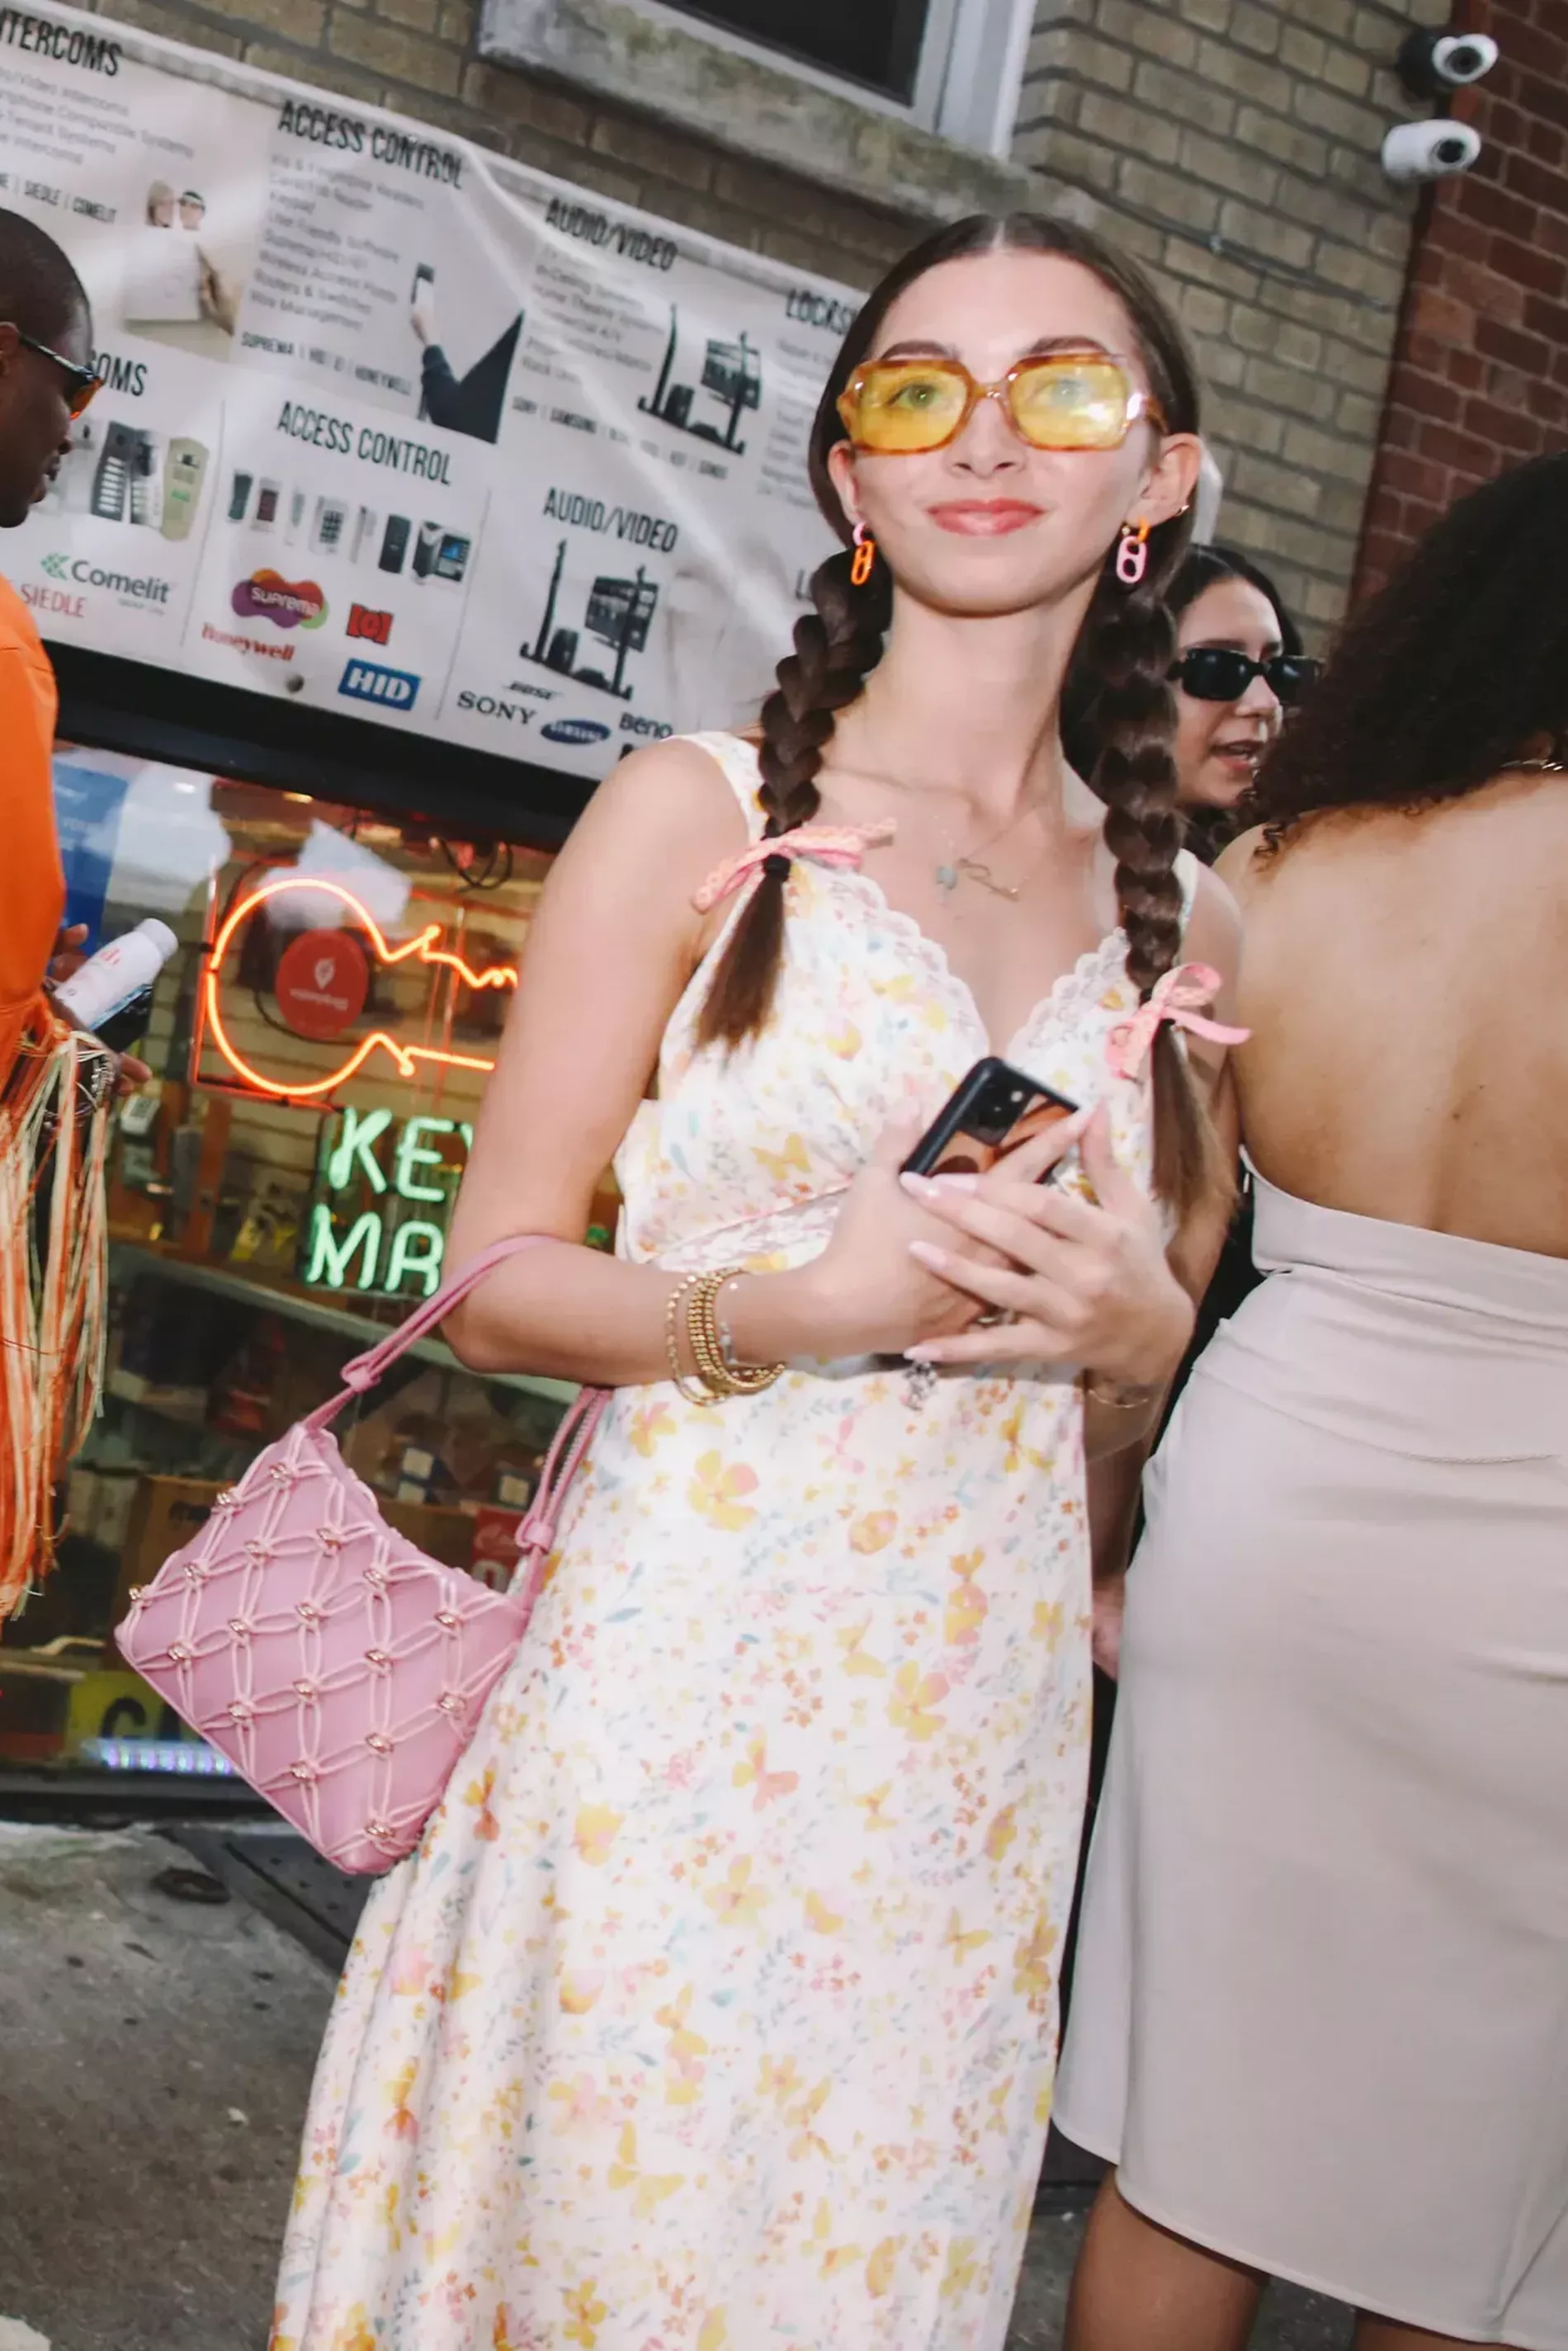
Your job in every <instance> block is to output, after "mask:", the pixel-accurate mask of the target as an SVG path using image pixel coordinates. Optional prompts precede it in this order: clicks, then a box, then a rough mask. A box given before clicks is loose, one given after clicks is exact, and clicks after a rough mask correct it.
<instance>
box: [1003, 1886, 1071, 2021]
mask: <svg viewBox="0 0 1568 2351" xmlns="http://www.w3.org/2000/svg"><path fill="white" fill-rule="evenodd" d="M1059 1939H1060V1938H1059V1937H1058V1935H1057V1931H1056V1929H1055V1928H1054V1927H1053V1926H1052V1925H1051V1921H1050V1919H1049V1918H1048V1917H1046V1915H1045V1912H1044V1911H1043V1910H1042V1911H1041V1912H1040V1916H1039V1917H1038V1918H1037V1919H1036V1920H1035V1922H1034V1931H1033V1933H1032V1934H1030V1935H1028V1936H1025V1937H1023V1938H1021V1939H1020V1940H1019V1945H1018V1948H1017V1949H1016V1950H1015V1952H1014V1954H1013V1990H1014V1991H1015V1992H1017V1993H1018V1994H1019V1996H1020V1997H1021V1998H1024V1999H1027V2000H1028V2001H1029V2004H1030V2010H1031V2011H1033V2013H1034V2014H1035V2015H1036V2016H1042V2015H1044V2013H1045V2011H1046V2009H1047V2007H1048V2006H1049V2004H1050V2001H1051V1981H1052V1977H1051V1953H1052V1951H1054V1950H1055V1949H1056V1946H1057V1943H1058V1941H1059Z"/></svg>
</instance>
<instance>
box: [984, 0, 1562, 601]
mask: <svg viewBox="0 0 1568 2351" xmlns="http://www.w3.org/2000/svg"><path fill="white" fill-rule="evenodd" d="M1544 5H1547V6H1549V7H1556V6H1558V5H1568V0H1544ZM1447 19H1448V0H1400V5H1397V6H1395V5H1365V0H1272V5H1259V0H1040V8H1039V11H1038V15H1037V18H1036V25H1037V30H1036V34H1035V38H1034V42H1033V47H1032V50H1031V53H1030V65H1029V78H1028V81H1027V83H1026V86H1025V89H1024V93H1023V103H1022V106H1021V107H1020V109H1019V132H1018V137H1017V141H1016V144H1015V151H1014V152H1015V154H1016V156H1017V158H1018V159H1019V161H1020V162H1026V163H1029V164H1031V165H1033V166H1034V167H1035V168H1036V169H1037V170H1039V171H1041V172H1045V173H1046V174H1047V175H1048V176H1049V177H1050V178H1051V179H1053V180H1056V181H1058V182H1062V183H1067V184H1068V185H1069V186H1071V187H1072V188H1074V189H1076V190H1077V191H1079V192H1080V197H1081V201H1082V205H1083V209H1084V212H1085V214H1086V216H1087V217H1089V218H1091V219H1092V220H1093V221H1094V223H1095V225H1099V226H1103V228H1105V229H1106V230H1108V231H1109V232H1110V233H1111V234H1112V235H1115V236H1117V237H1118V238H1120V240H1121V241H1122V242H1123V243H1124V244H1125V245H1127V246H1131V247H1132V249H1133V250H1134V252H1136V253H1137V254H1138V255H1139V256H1141V257H1142V258H1143V259H1144V260H1145V262H1146V263H1147V264H1148V265H1149V266H1151V267H1152V268H1153V270H1154V271H1155V275H1156V276H1157V277H1159V278H1160V279H1161V280H1162V281H1163V283H1164V284H1165V285H1166V287H1167V289H1168V290H1169V291H1170V292H1172V293H1173V294H1174V296H1175V298H1176V305H1177V308H1179V310H1180V312H1181V314H1182V316H1183V318H1184V319H1185V320H1186V325H1187V328H1188V329H1189V330H1190V332H1191V334H1192V337H1193V340H1194V342H1195V344H1196V346H1197V353H1198V357H1199V360H1200V362H1201V364H1202V368H1203V371H1204V375H1205V379H1206V383H1207V394H1208V401H1207V423H1208V429H1209V434H1210V438H1211V439H1212V441H1213V443H1214V445H1215V449H1216V454H1217V455H1218V458H1219V461H1220V463H1221V465H1223V467H1224V469H1225V474H1226V477H1227V497H1226V506H1225V511H1224V516H1223V519H1222V528H1223V531H1224V534H1225V536H1226V537H1227V538H1231V539H1233V540H1235V541H1236V542H1237V543H1239V545H1241V546H1243V547H1245V548H1248V549H1250V550H1251V551H1252V552H1253V553H1254V554H1255V555H1256V556H1257V557H1258V559H1259V560H1260V562H1262V563H1264V564H1265V565H1266V566H1267V567H1268V568H1269V569H1270V571H1271V572H1272V573H1273V574H1274V575H1275V576H1276V577H1277V579H1278V580H1279V581H1280V584H1281V588H1282V589H1283V590H1284V591H1285V593H1286V595H1287V597H1288V599H1289V600H1290V601H1291V604H1292V606H1293V607H1294V608H1295V610H1296V611H1297V612H1298V613H1299V614H1300V615H1301V618H1302V620H1303V622H1305V623H1306V624H1307V626H1308V631H1309V633H1310V634H1313V635H1318V636H1321V634H1322V632H1323V630H1324V629H1325V627H1326V626H1327V625H1328V624H1330V623H1332V622H1333V621H1335V620H1336V619H1337V618H1338V616H1339V614H1340V612H1341V611H1342V610H1343V605H1344V602H1345V601H1346V597H1347V594H1348V591H1349V589H1350V585H1351V580H1352V577H1353V574H1354V569H1355V560H1356V551H1357V546H1358V543H1359V540H1360V537H1361V528H1362V515H1363V508H1364V502H1365V496H1366V490H1367V483H1368V479H1369V476H1370V475H1371V471H1372V466H1373V461H1374V457H1375V451H1376V446H1377V439H1378V429H1379V421H1380V416H1381V412H1382V407H1383V401H1384V395H1385V387H1386V383H1387V378H1388V370H1389V363H1390V358H1391V354H1392V351H1393V348H1394V343H1395V338H1396V327H1397V323H1398V318H1399V310H1400V304H1401V299H1402V297H1403V292H1404V284H1405V271H1406V257H1407V252H1408V247H1409V242H1410V234H1411V225H1412V219H1413V215H1414V213H1415V209H1416V207H1415V202H1414V200H1413V199H1412V198H1411V197H1410V196H1409V195H1408V194H1407V193H1404V192H1401V191H1399V190H1397V189H1395V188H1393V187H1391V186H1390V184H1389V183H1388V182H1387V180H1385V177H1384V175H1383V172H1382V170H1381V168H1380V165H1379V162H1378V150H1379V147H1380V146H1381V144H1382V141H1383V137H1384V134H1385V131H1386V130H1387V129H1388V127H1389V125H1390V123H1391V122H1393V121H1396V120H1400V119H1401V118H1403V117H1405V116H1406V115H1408V114H1410V113H1412V112H1414V111H1418V110H1417V109H1413V108H1412V107H1411V105H1410V103H1409V101H1408V100H1407V99H1406V98H1405V97H1404V95H1403V93H1402V91H1401V90H1400V89H1399V86H1398V83H1397V81H1396V78H1395V75H1394V72H1393V67H1392V60H1393V58H1394V57H1395V55H1396V51H1397V48H1398V46H1399V42H1400V40H1401V38H1402V37H1403V35H1404V33H1405V32H1406V30H1407V29H1408V28H1409V26H1410V25H1411V24H1412V23H1413V22H1419V23H1421V24H1424V25H1427V26H1433V25H1442V24H1444V23H1446V21H1447Z"/></svg>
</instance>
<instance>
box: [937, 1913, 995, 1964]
mask: <svg viewBox="0 0 1568 2351" xmlns="http://www.w3.org/2000/svg"><path fill="white" fill-rule="evenodd" d="M990 1939H991V1933H990V1928H988V1927H971V1928H969V1930H968V1932H967V1934H966V1932H965V1931H964V1922H963V1920H962V1918H961V1917H959V1915H958V1913H957V1911H956V1910H955V1911H954V1912H953V1914H952V1916H951V1917H949V1919H948V1921H947V1932H946V1934H945V1935H944V1936H943V1938H942V1948H943V1949H944V1950H945V1951H951V1952H952V1954H953V1957H954V1959H956V1961H957V1963H958V1965H959V1966H960V1967H962V1965H963V1963H964V1961H965V1960H966V1959H967V1958H968V1956H969V1954H970V1952H971V1951H977V1950H979V1949H981V1948H982V1946H983V1945H985V1944H987V1943H988V1942H989V1941H990Z"/></svg>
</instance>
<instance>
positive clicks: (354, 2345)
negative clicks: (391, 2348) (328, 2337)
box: [330, 2302, 376, 2351]
mask: <svg viewBox="0 0 1568 2351" xmlns="http://www.w3.org/2000/svg"><path fill="white" fill-rule="evenodd" d="M330 2351H376V2338H375V2336H374V2335H372V2334H371V2327H370V2322H369V2320H368V2319H367V2318H366V2316H365V2305H364V2304H363V2303H362V2302H357V2303H355V2304H354V2306H353V2308H352V2310H350V2313H349V2315H348V2316H347V2318H345V2319H344V2321H343V2323H342V2325H340V2327H339V2328H338V2329H337V2330H336V2332H335V2333H334V2335H333V2336H332V2341H331V2345H330Z"/></svg>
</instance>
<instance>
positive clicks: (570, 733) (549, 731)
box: [542, 718, 610, 743]
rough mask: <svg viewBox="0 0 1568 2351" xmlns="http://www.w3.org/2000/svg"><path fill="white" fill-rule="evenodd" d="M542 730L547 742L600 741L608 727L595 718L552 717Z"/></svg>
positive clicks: (604, 736)
mask: <svg viewBox="0 0 1568 2351" xmlns="http://www.w3.org/2000/svg"><path fill="white" fill-rule="evenodd" d="M542 732H543V735H544V738H545V741H546V742H547V743H602V742H604V741H605V740H606V739H607V737H608V736H609V733H610V729H609V727H608V726H601V725H600V723H599V721H598V719H597V718H552V719H551V721H550V723H549V726H546V727H545V728H544V729H543V730H542Z"/></svg>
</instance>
